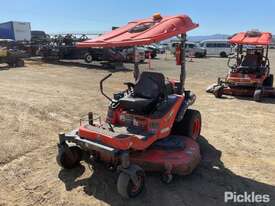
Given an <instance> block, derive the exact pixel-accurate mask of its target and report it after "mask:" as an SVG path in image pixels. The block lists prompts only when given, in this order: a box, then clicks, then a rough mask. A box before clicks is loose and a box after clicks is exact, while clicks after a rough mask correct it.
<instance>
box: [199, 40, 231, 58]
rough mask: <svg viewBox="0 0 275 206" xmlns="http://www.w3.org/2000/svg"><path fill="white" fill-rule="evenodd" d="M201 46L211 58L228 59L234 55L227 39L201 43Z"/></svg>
mask: <svg viewBox="0 0 275 206" xmlns="http://www.w3.org/2000/svg"><path fill="white" fill-rule="evenodd" d="M200 46H201V47H203V48H205V49H206V51H207V55H209V56H220V57H227V56H228V55H229V54H231V53H232V47H231V45H230V43H229V41H228V40H226V39H222V40H217V39H213V40H205V41H202V42H201V43H200Z"/></svg>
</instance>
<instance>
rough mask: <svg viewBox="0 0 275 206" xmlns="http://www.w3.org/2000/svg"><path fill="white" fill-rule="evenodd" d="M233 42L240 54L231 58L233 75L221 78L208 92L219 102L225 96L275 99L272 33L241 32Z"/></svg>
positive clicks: (231, 40)
mask: <svg viewBox="0 0 275 206" xmlns="http://www.w3.org/2000/svg"><path fill="white" fill-rule="evenodd" d="M229 41H230V43H231V44H235V45H237V46H236V54H234V55H232V56H229V58H228V67H229V68H230V70H229V73H228V75H227V76H226V77H225V79H221V78H218V82H217V84H214V85H211V86H210V87H208V88H207V92H210V93H213V94H214V95H215V97H217V98H220V97H222V95H223V94H227V95H236V96H251V97H253V99H254V100H255V101H261V99H262V97H264V96H266V97H267V96H275V89H274V88H273V75H272V74H270V65H269V59H268V47H269V44H271V42H272V35H271V33H269V32H258V31H249V32H241V33H238V34H236V35H234V36H233V37H232V38H231V39H230V40H229Z"/></svg>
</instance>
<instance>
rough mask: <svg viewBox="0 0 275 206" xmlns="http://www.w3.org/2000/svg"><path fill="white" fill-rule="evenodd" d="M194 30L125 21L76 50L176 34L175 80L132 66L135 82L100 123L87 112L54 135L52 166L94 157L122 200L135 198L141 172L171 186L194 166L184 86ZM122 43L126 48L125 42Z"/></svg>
mask: <svg viewBox="0 0 275 206" xmlns="http://www.w3.org/2000/svg"><path fill="white" fill-rule="evenodd" d="M196 27H198V25H197V24H194V23H193V22H192V20H191V19H190V18H189V17H188V16H185V15H184V16H168V17H161V16H160V15H155V16H154V17H153V18H149V19H144V20H138V21H133V22H130V23H129V24H128V25H126V26H124V27H121V28H118V29H116V30H114V31H112V32H110V33H107V34H105V35H102V36H100V37H98V38H97V39H94V40H88V41H84V42H82V43H79V45H78V46H79V47H85V46H86V47H97V46H101V47H110V46H112V47H116V46H120V47H121V46H137V45H145V44H150V43H152V42H156V41H161V40H164V39H167V38H170V37H172V36H175V35H181V53H180V56H179V57H180V58H181V61H179V62H180V65H181V70H180V71H181V72H180V80H179V81H175V80H167V79H165V77H164V75H163V74H161V73H157V72H142V73H141V74H140V75H139V69H138V66H137V65H135V72H134V75H135V77H136V82H135V83H131V82H125V83H124V84H125V85H126V86H127V89H126V90H125V91H121V92H118V93H115V94H114V95H113V98H111V97H109V96H107V95H106V94H105V93H104V90H103V83H104V81H105V80H106V79H107V78H109V77H110V76H111V74H109V75H107V76H106V77H104V78H103V79H102V80H101V81H100V91H101V93H102V95H103V96H105V97H106V98H107V99H108V100H109V101H110V106H109V108H108V113H107V118H106V121H104V122H102V121H101V118H100V117H98V116H96V114H94V113H92V112H90V113H89V114H88V115H87V116H88V117H87V119H86V121H85V120H81V123H80V127H79V128H78V129H76V130H73V131H72V132H69V133H67V134H64V133H62V134H60V135H59V140H60V142H59V144H58V148H59V151H58V155H57V162H58V163H59V165H60V166H61V167H63V168H68V169H70V168H73V167H75V166H77V165H78V164H79V163H80V161H81V160H87V159H90V158H92V159H95V160H101V161H102V162H105V163H107V164H108V166H109V167H110V168H112V169H116V170H117V171H119V177H118V180H117V189H118V192H119V194H121V195H122V196H124V197H135V196H137V195H138V194H139V193H140V192H141V191H142V190H143V188H144V184H145V171H155V172H159V173H162V180H163V181H164V182H166V183H169V182H171V180H172V177H173V176H172V174H178V175H187V174H190V173H191V172H192V171H193V169H194V168H195V167H196V166H197V165H198V163H199V162H200V150H199V145H198V144H197V143H196V139H197V138H198V137H199V135H200V131H201V115H200V112H199V111H196V110H192V109H189V106H190V105H192V104H193V103H194V102H195V95H194V94H193V93H192V92H191V91H187V90H185V88H184V82H185V53H184V52H185V51H184V48H185V41H186V32H187V31H189V30H192V29H194V28H196ZM126 42H127V44H126Z"/></svg>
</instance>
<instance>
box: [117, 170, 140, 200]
mask: <svg viewBox="0 0 275 206" xmlns="http://www.w3.org/2000/svg"><path fill="white" fill-rule="evenodd" d="M135 175H136V177H137V184H136V185H135V184H134V183H133V181H132V180H131V177H130V176H129V174H126V173H125V172H121V173H120V174H119V177H118V180H117V190H118V193H119V194H120V195H121V196H123V197H125V198H132V197H136V196H137V195H139V194H140V193H141V192H142V191H143V189H144V186H145V174H144V171H143V170H142V169H139V170H137V171H136V173H135Z"/></svg>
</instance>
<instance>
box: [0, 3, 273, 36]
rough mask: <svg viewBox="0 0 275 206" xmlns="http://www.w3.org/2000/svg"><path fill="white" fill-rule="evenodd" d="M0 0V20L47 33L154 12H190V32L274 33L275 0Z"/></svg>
mask: <svg viewBox="0 0 275 206" xmlns="http://www.w3.org/2000/svg"><path fill="white" fill-rule="evenodd" d="M263 2H265V5H264V6H263V7H262V6H261V5H262V4H263ZM0 3H1V13H0V22H5V21H10V20H17V21H28V22H31V24H32V29H34V30H45V31H46V32H48V33H56V32H72V31H79V32H86V31H107V30H110V29H111V27H112V26H113V25H114V26H119V25H123V24H126V23H127V22H128V21H130V20H133V19H139V18H144V17H148V16H151V15H152V14H154V13H156V12H160V13H161V14H163V15H174V14H187V15H189V16H190V17H191V18H192V19H193V21H194V22H197V23H199V24H200V27H199V28H198V29H196V30H194V31H192V32H191V35H206V34H217V33H219V34H232V33H235V32H238V31H243V30H244V31H246V30H249V29H254V28H258V29H260V30H267V31H271V32H273V33H275V1H274V0H270V1H269V0H267V1H259V0H257V1H256V0H230V1H223V0H208V1H206V0H186V1H185V0H159V1H157V0H109V1H108V0H97V1H93V0H81V1H69V0H67V1H65V0H45V1H39V0H12V1H7V0H0ZM4 8H5V9H4Z"/></svg>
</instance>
